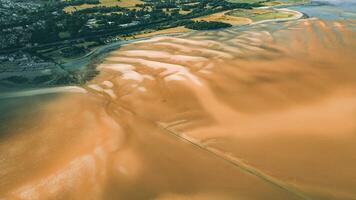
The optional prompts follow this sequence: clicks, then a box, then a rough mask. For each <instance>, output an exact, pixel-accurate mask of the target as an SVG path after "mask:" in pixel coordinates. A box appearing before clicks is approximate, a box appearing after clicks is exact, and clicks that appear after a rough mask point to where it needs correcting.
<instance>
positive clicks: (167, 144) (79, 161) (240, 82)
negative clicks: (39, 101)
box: [0, 19, 356, 200]
mask: <svg viewBox="0 0 356 200" xmlns="http://www.w3.org/2000/svg"><path fill="white" fill-rule="evenodd" d="M351 26H354V24H353V22H347V23H346V22H344V21H321V20H316V19H308V20H297V21H291V22H285V23H270V24H268V25H266V24H258V25H255V26H253V27H251V28H249V30H246V31H244V30H241V29H240V28H236V29H234V28H232V29H226V30H220V31H208V32H192V33H187V34H185V35H183V36H180V37H167V36H164V37H156V38H152V39H150V40H145V41H139V42H134V43H132V44H128V45H125V46H123V47H122V48H120V49H119V50H117V51H114V52H112V53H110V55H108V56H107V58H106V59H105V60H104V62H103V63H102V64H100V65H99V66H98V68H97V69H98V70H100V74H99V75H98V76H97V77H96V78H95V79H94V80H93V81H91V82H90V83H88V84H87V85H86V86H84V87H83V88H82V89H85V91H86V92H85V93H84V92H82V93H65V94H62V95H60V96H59V97H57V98H56V99H55V100H51V101H48V102H46V103H45V104H44V105H43V106H40V107H35V108H33V109H35V110H36V112H31V113H29V114H24V116H22V120H23V121H24V122H27V123H24V122H19V126H18V127H21V128H20V129H18V127H15V126H14V127H13V128H12V129H11V130H8V132H9V133H11V134H10V135H11V137H5V138H3V139H2V140H1V142H0V166H1V167H0V178H1V181H0V199H1V198H3V199H125V200H129V199H156V200H166V199H167V200H168V199H169V200H171V199H173V200H175V199H193V200H194V199H251V200H252V199H281V200H286V199H355V198H356V192H355V190H354V188H356V170H355V169H356V157H355V155H356V154H355V152H356V146H355V145H354V141H355V139H356V123H355V120H356V68H355V66H356V63H355V58H354V55H355V52H356V39H355V37H354V36H355V33H354V31H353V30H352V28H351ZM80 91H82V90H80ZM29 104H30V103H29ZM30 106H31V105H29V107H30ZM33 113H36V114H35V115H34V114H33ZM28 122H31V123H28Z"/></svg>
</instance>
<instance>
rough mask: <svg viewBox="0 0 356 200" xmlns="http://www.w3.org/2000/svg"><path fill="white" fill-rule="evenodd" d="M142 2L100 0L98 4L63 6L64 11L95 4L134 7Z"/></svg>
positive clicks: (137, 0)
mask: <svg viewBox="0 0 356 200" xmlns="http://www.w3.org/2000/svg"><path fill="white" fill-rule="evenodd" d="M143 3H144V2H142V1H140V0H120V1H118V0H100V4H99V5H90V4H83V5H80V6H68V7H66V8H64V11H65V12H69V13H70V12H74V11H76V10H81V9H86V8H93V7H97V6H105V7H113V6H119V7H124V8H134V7H135V6H136V5H137V4H143Z"/></svg>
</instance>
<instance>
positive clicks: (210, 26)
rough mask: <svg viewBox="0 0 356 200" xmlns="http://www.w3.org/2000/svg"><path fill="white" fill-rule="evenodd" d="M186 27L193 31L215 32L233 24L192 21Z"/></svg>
mask: <svg viewBox="0 0 356 200" xmlns="http://www.w3.org/2000/svg"><path fill="white" fill-rule="evenodd" d="M185 27H186V28H189V29H193V30H215V29H222V28H228V27H231V24H227V23H223V22H214V21H210V22H207V21H192V22H191V23H188V24H186V25H185Z"/></svg>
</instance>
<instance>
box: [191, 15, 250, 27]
mask: <svg viewBox="0 0 356 200" xmlns="http://www.w3.org/2000/svg"><path fill="white" fill-rule="evenodd" d="M226 13H227V12H220V13H215V14H211V15H208V16H204V17H199V18H195V19H193V20H194V21H208V22H210V21H217V22H223V23H227V24H231V25H243V24H249V23H250V22H251V20H250V19H248V18H246V17H237V16H233V15H227V14H226Z"/></svg>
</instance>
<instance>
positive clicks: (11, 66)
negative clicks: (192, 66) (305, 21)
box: [0, 0, 263, 84]
mask: <svg viewBox="0 0 356 200" xmlns="http://www.w3.org/2000/svg"><path fill="white" fill-rule="evenodd" d="M254 2H255V1H254ZM261 3H263V2H258V1H257V2H255V3H234V2H230V1H225V0H201V1H198V0H179V1H171V0H144V1H140V0H134V1H128V0H100V1H99V0H51V1H45V0H31V1H27V0H0V27H1V28H0V72H1V73H0V81H1V82H4V83H7V84H13V83H15V84H16V83H21V84H23V83H27V84H38V83H41V82H42V83H46V84H56V83H62V82H63V81H62V80H61V81H58V80H51V79H50V78H49V76H48V75H47V74H48V73H49V74H50V73H52V74H53V73H60V74H68V73H63V70H64V71H68V70H66V69H64V67H63V66H62V65H63V64H65V63H66V62H68V61H70V60H73V59H76V58H80V57H82V56H84V55H86V54H88V53H90V52H91V51H93V49H95V48H97V47H98V46H102V45H105V44H109V43H112V42H117V41H122V40H127V39H132V38H135V36H136V35H139V34H142V33H147V32H154V31H158V30H162V29H168V28H174V27H181V26H183V27H184V26H185V27H187V28H190V29H196V30H208V29H215V28H223V27H228V26H231V25H230V24H227V23H223V22H195V21H193V20H192V19H194V18H197V17H201V16H207V15H209V14H213V13H218V12H222V11H228V10H233V9H237V8H244V9H251V8H253V7H258V6H261ZM69 71H70V70H69ZM22 72H31V73H26V77H23V76H24V75H23V74H24V73H22ZM21 73H22V74H21ZM38 73H39V74H41V77H42V76H45V77H47V78H33V77H31V74H34V76H35V77H37V76H38V75H37V74H38ZM43 73H44V74H43ZM19 74H20V75H19ZM76 74H77V72H76ZM55 77H61V76H58V74H56V76H55ZM72 77H73V76H72ZM61 79H63V77H61ZM65 79H68V77H67V78H65ZM76 80H77V79H75V80H71V81H70V82H75V81H76Z"/></svg>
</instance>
